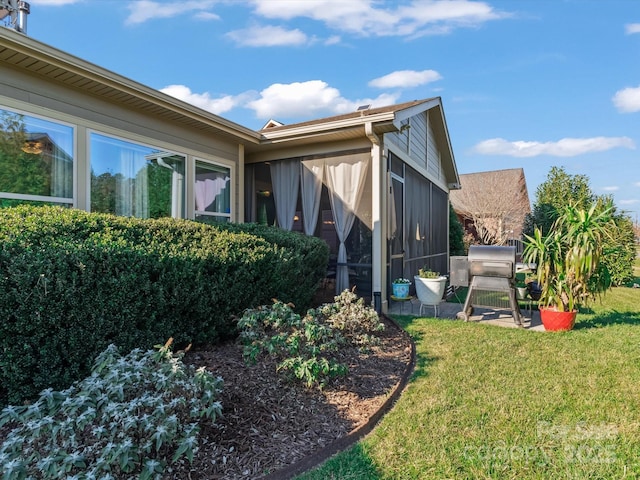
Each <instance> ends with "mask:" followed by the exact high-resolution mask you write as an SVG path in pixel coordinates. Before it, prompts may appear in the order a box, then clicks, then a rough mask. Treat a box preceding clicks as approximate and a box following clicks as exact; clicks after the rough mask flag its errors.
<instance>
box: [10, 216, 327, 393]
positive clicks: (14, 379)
mask: <svg viewBox="0 0 640 480" xmlns="http://www.w3.org/2000/svg"><path fill="white" fill-rule="evenodd" d="M327 260H328V248H327V246H326V244H325V243H324V242H323V241H322V240H319V239H316V238H311V237H305V236H302V235H299V234H296V233H291V232H284V231H281V230H277V229H274V228H272V227H271V228H268V227H259V226H255V225H247V226H243V225H224V226H219V227H218V226H216V227H213V226H208V225H204V224H200V223H196V222H191V221H186V220H173V219H160V220H140V219H134V218H124V217H115V216H111V215H103V214H89V213H86V212H83V211H80V210H69V209H62V208H57V207H29V206H21V207H16V208H8V209H2V210H0V354H1V355H0V403H6V402H7V401H9V402H12V403H18V402H20V401H22V400H23V399H25V398H29V397H32V396H34V395H36V394H37V393H38V392H39V391H40V390H42V389H43V388H46V387H53V388H58V389H60V388H66V387H68V386H69V385H70V384H71V383H72V382H73V381H75V380H78V379H80V378H82V377H84V376H85V375H87V373H88V372H89V370H90V366H91V363H92V361H93V359H94V358H95V356H96V355H97V354H98V353H99V352H101V351H102V350H104V349H105V348H106V347H107V345H109V344H111V343H114V344H116V345H118V346H119V347H121V348H122V349H123V351H128V350H131V349H133V348H136V347H139V348H145V349H146V348H150V347H151V346H152V345H154V344H157V343H164V341H166V339H167V338H169V337H171V336H173V337H174V338H175V339H176V342H177V343H178V344H185V343H187V342H194V343H196V344H197V343H213V342H216V341H218V340H220V339H221V338H226V337H229V336H233V335H235V333H236V332H235V320H234V316H236V315H239V314H241V313H242V312H243V311H244V309H246V308H250V307H255V306H257V305H261V304H265V303H270V302H271V299H272V298H278V299H279V300H281V301H284V302H293V303H294V304H295V305H296V306H297V307H298V309H301V310H302V309H305V308H306V307H307V306H308V304H309V302H310V300H311V298H312V296H313V293H314V291H315V288H316V286H317V284H318V282H319V281H320V279H321V278H322V277H323V276H324V273H325V271H324V270H325V269H326V264H327Z"/></svg>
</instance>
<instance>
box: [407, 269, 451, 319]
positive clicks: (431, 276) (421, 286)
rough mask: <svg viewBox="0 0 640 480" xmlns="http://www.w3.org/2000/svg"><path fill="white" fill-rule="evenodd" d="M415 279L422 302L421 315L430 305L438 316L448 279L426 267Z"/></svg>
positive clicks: (417, 294)
mask: <svg viewBox="0 0 640 480" xmlns="http://www.w3.org/2000/svg"><path fill="white" fill-rule="evenodd" d="M413 278H414V281H415V282H416V296H417V297H418V300H420V313H421V314H422V307H423V306H425V305H429V306H433V307H434V309H435V312H436V316H437V315H438V305H439V304H440V302H442V298H443V297H444V291H445V288H446V286H447V277H445V276H444V275H440V272H436V271H433V270H430V269H429V268H428V267H426V266H425V267H423V268H420V269H419V270H418V275H416V276H414V277H413Z"/></svg>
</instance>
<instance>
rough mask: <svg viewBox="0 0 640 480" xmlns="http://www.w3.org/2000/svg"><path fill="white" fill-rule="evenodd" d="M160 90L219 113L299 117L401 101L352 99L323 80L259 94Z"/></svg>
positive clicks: (384, 97) (392, 97) (179, 88)
mask: <svg viewBox="0 0 640 480" xmlns="http://www.w3.org/2000/svg"><path fill="white" fill-rule="evenodd" d="M160 91H161V92H163V93H166V94H167V95H171V96H172V97H175V98H178V99H180V100H182V101H184V102H187V103H190V104H192V105H195V106H196V107H199V108H202V109H204V110H207V111H209V112H211V113H215V114H216V115H220V114H222V113H224V112H228V111H229V110H232V109H234V108H239V107H242V108H248V109H250V110H253V111H254V112H255V115H256V117H257V118H260V119H269V118H283V119H294V120H296V121H297V119H301V120H308V119H310V118H316V117H319V116H331V115H339V114H342V113H348V112H354V111H355V110H356V108H357V107H358V106H359V105H364V104H371V105H372V106H373V107H382V106H385V105H393V104H394V103H397V101H398V96H397V95H393V94H392V95H389V94H382V95H379V96H378V97H376V98H360V99H356V100H349V99H346V98H344V97H343V96H342V95H341V94H340V91H339V90H338V89H337V88H333V87H330V86H329V85H328V84H327V83H326V82H323V81H321V80H310V81H308V82H295V83H290V84H282V83H275V84H273V85H271V86H269V87H267V88H265V89H264V90H262V91H261V92H260V93H259V94H258V93H257V92H253V91H248V92H244V93H241V94H240V95H226V96H223V97H219V98H212V96H211V94H209V93H208V92H205V93H194V92H192V91H191V89H190V88H189V87H187V86H185V85H169V86H167V87H165V88H162V89H161V90H160Z"/></svg>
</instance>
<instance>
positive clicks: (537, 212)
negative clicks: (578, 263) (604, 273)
mask: <svg viewBox="0 0 640 480" xmlns="http://www.w3.org/2000/svg"><path fill="white" fill-rule="evenodd" d="M595 202H597V203H598V204H600V205H601V206H602V208H604V207H605V205H611V204H613V199H612V198H611V197H610V196H606V195H600V196H598V195H595V194H594V193H593V192H592V190H591V187H590V185H589V177H587V176H586V175H569V174H568V173H567V172H566V171H565V170H564V168H563V167H552V168H551V170H550V171H549V173H548V175H547V180H546V181H545V182H544V183H541V184H540V185H539V186H538V188H537V190H536V199H535V202H534V205H533V211H532V212H531V214H530V215H528V216H527V218H526V220H525V228H524V233H525V234H527V235H532V234H533V230H534V228H535V227H539V228H540V229H541V230H542V233H543V234H545V233H546V232H548V231H549V229H550V228H551V225H552V224H553V222H554V221H555V220H556V218H558V217H559V215H560V212H561V211H562V209H563V208H564V207H565V206H566V205H568V204H573V205H574V206H576V207H578V208H583V209H589V208H590V207H591V206H592V205H593V204H594V203H595ZM612 217H613V221H614V223H615V226H616V227H615V229H613V230H611V231H610V232H609V235H608V236H607V238H606V240H605V242H604V245H603V250H604V251H605V255H604V258H603V260H602V263H603V265H605V266H606V267H607V269H608V270H609V274H610V275H611V280H612V283H613V284H614V285H622V284H624V283H626V282H629V281H630V280H631V279H632V278H633V260H634V258H635V239H634V231H633V223H632V222H631V219H630V218H629V217H628V215H626V214H625V213H624V212H620V211H619V210H617V209H616V208H615V207H614V210H613V212H612Z"/></svg>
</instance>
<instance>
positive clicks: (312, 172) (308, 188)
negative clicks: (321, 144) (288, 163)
mask: <svg viewBox="0 0 640 480" xmlns="http://www.w3.org/2000/svg"><path fill="white" fill-rule="evenodd" d="M300 173H301V185H300V188H301V194H302V220H303V226H304V233H305V235H309V236H311V235H313V234H314V233H315V230H316V225H317V223H318V212H319V211H320V196H321V194H322V181H323V176H324V160H305V161H302V162H300Z"/></svg>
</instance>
